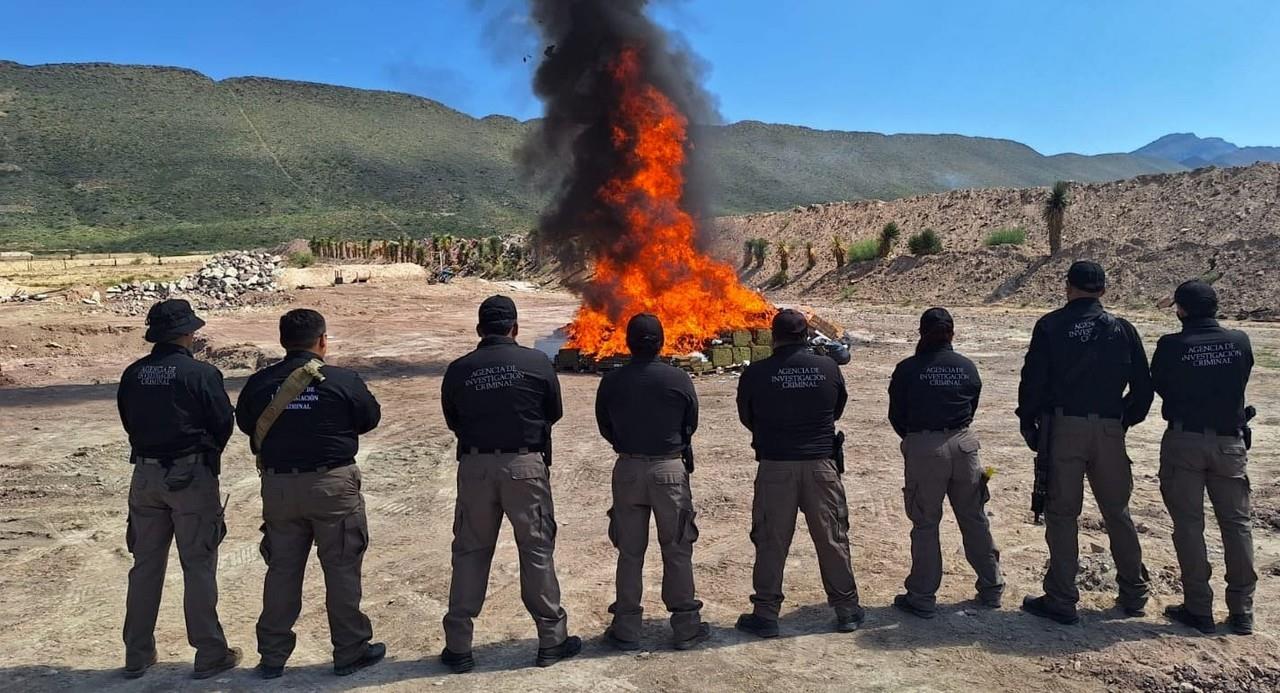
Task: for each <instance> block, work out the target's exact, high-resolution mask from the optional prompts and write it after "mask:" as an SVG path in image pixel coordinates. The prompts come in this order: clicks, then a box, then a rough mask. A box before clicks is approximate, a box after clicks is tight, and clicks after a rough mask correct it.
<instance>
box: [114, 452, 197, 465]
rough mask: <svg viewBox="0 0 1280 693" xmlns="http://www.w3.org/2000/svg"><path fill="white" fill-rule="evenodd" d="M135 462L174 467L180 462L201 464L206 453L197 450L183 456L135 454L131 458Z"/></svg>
mask: <svg viewBox="0 0 1280 693" xmlns="http://www.w3.org/2000/svg"><path fill="white" fill-rule="evenodd" d="M130 461H131V462H133V463H134V464H153V465H155V466H157V467H173V466H175V465H180V464H199V463H202V462H204V453H203V452H197V453H194V454H191V455H183V456H182V457H168V458H166V457H143V456H141V455H134V456H133V458H132V459H131V460H130Z"/></svg>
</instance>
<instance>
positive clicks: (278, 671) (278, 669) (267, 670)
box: [253, 662, 284, 681]
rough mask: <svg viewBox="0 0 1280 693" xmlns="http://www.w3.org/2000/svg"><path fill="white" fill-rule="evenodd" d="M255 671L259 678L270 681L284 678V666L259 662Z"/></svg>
mask: <svg viewBox="0 0 1280 693" xmlns="http://www.w3.org/2000/svg"><path fill="white" fill-rule="evenodd" d="M253 670H254V671H255V672H257V674H258V678H260V679H265V680H268V681H270V680H271V679H278V678H280V677H281V676H284V665H283V664H267V663H266V662H258V666H256V667H254V668H253Z"/></svg>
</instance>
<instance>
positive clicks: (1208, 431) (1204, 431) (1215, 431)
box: [1169, 421, 1240, 438]
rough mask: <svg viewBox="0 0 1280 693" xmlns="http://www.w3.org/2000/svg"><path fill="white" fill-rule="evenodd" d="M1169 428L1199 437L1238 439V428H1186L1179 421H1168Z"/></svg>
mask: <svg viewBox="0 0 1280 693" xmlns="http://www.w3.org/2000/svg"><path fill="white" fill-rule="evenodd" d="M1169 428H1171V429H1173V430H1175V431H1181V432H1182V433H1199V434H1201V435H1215V436H1222V437H1224V438H1238V437H1240V429H1239V428H1225V429H1224V428H1213V427H1212V426H1187V425H1186V424H1184V423H1182V422H1181V421H1170V422H1169Z"/></svg>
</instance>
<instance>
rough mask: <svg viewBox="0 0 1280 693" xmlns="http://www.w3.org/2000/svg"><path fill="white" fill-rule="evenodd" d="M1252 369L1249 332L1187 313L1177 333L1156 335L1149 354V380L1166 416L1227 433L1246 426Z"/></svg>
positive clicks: (1180, 421) (1187, 423)
mask: <svg viewBox="0 0 1280 693" xmlns="http://www.w3.org/2000/svg"><path fill="white" fill-rule="evenodd" d="M1251 370H1253V348H1252V347H1251V346H1250V344H1249V336H1248V335H1246V334H1245V333H1243V332H1241V331H1240V330H1228V329H1224V328H1223V327H1221V326H1220V325H1218V321H1217V320H1214V319H1213V318H1188V319H1187V320H1186V321H1184V322H1183V323H1182V331H1181V332H1178V333H1175V334H1167V335H1165V336H1163V337H1161V338H1160V342H1159V343H1158V344H1157V345H1156V353H1155V355H1154V356H1153V357H1152V358H1151V379H1152V381H1153V382H1154V383H1155V388H1156V392H1159V393H1160V396H1161V397H1162V398H1163V399H1164V406H1163V409H1162V414H1163V415H1164V418H1165V420H1166V421H1176V422H1179V423H1181V424H1182V425H1184V426H1187V427H1190V428H1195V429H1201V430H1203V429H1206V428H1207V429H1214V430H1217V431H1222V432H1230V431H1237V430H1239V429H1240V427H1242V426H1244V424H1245V420H1244V406H1245V400H1244V391H1245V387H1247V386H1248V384H1249V372H1250V371H1251ZM1224 435H1225V433H1224Z"/></svg>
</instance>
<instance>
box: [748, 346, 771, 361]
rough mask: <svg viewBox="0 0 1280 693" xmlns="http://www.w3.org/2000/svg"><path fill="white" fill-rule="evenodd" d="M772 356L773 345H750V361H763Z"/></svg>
mask: <svg viewBox="0 0 1280 693" xmlns="http://www.w3.org/2000/svg"><path fill="white" fill-rule="evenodd" d="M770 356H773V347H771V346H767V345H764V346H762V345H759V344H757V345H756V346H753V347H751V362H752V363H755V362H756V361H763V360H765V359H767V358H769V357H770Z"/></svg>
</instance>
